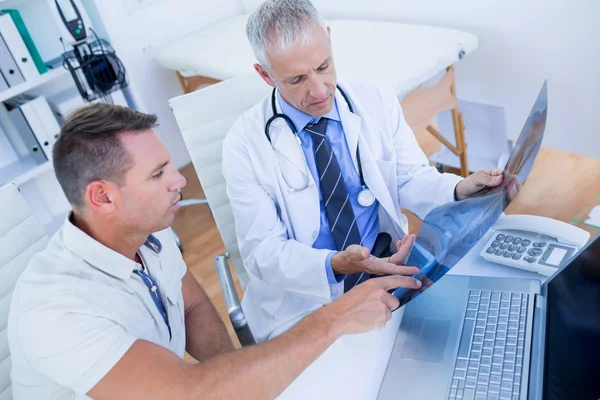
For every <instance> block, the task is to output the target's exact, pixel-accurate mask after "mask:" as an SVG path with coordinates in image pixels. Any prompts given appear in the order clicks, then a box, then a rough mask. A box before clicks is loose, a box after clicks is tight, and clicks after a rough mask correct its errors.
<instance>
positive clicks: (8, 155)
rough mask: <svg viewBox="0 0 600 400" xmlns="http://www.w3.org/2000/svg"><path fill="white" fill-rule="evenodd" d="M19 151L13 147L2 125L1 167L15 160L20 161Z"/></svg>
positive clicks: (0, 134) (0, 137)
mask: <svg viewBox="0 0 600 400" xmlns="http://www.w3.org/2000/svg"><path fill="white" fill-rule="evenodd" d="M18 160H19V157H17V153H16V152H15V150H14V149H13V147H12V145H11V143H10V141H9V140H8V136H7V135H6V133H4V130H3V128H2V126H1V125H0V169H2V167H5V166H7V165H9V164H12V163H13V162H15V161H18Z"/></svg>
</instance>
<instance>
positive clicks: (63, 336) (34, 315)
mask: <svg viewBox="0 0 600 400" xmlns="http://www.w3.org/2000/svg"><path fill="white" fill-rule="evenodd" d="M139 254H140V256H141V258H142V261H143V263H144V265H145V266H146V268H147V270H148V271H149V272H150V275H151V276H152V277H153V278H154V279H155V280H156V282H157V283H158V290H159V292H160V295H161V297H162V301H163V304H164V306H165V308H166V311H167V314H168V322H169V327H170V329H169V327H167V324H166V323H165V320H164V318H163V316H162V314H161V313H160V312H159V310H158V308H157V306H156V304H155V302H154V301H153V299H152V297H151V294H150V288H149V287H148V286H146V284H145V283H144V281H143V280H142V278H141V277H140V276H138V274H137V273H135V272H134V271H135V270H136V269H139V268H141V265H140V264H138V263H136V262H134V261H132V260H129V259H128V258H126V257H124V256H122V255H121V254H119V253H117V252H115V251H113V250H111V249H109V248H107V247H105V246H104V245H102V244H100V243H99V242H97V241H96V240H94V239H92V238H91V237H90V236H88V235H87V234H85V233H84V232H83V231H81V230H80V229H78V228H77V227H76V226H75V225H73V224H72V223H71V221H70V220H69V219H67V220H66V221H65V223H64V225H63V227H62V228H61V229H60V230H59V231H58V232H57V233H56V234H55V235H54V236H53V237H52V239H51V240H50V243H49V244H48V247H47V248H46V249H45V250H44V251H42V252H40V253H38V254H37V255H36V256H34V258H32V260H31V261H30V263H29V265H28V267H27V269H26V270H25V272H24V273H23V274H22V275H21V277H20V278H19V280H18V282H17V285H16V288H15V291H14V293H13V297H12V304H11V309H10V315H9V320H8V342H9V347H10V353H11V358H12V372H11V377H12V384H13V395H14V398H15V400H20V399H44V400H58V399H61V400H62V399H88V397H87V396H85V393H87V392H88V391H89V390H90V389H92V388H93V387H94V386H95V385H96V384H97V383H98V382H99V381H100V380H101V379H102V378H103V377H104V376H105V375H106V374H107V373H108V372H109V371H110V370H111V369H112V368H113V366H114V365H115V364H116V363H117V362H118V361H119V359H120V358H121V357H122V356H123V354H125V353H126V352H127V350H128V349H129V348H130V347H131V345H132V344H133V343H134V342H135V341H136V340H137V339H144V340H148V341H150V342H153V343H155V344H157V345H160V346H162V347H165V348H167V349H169V350H171V351H172V352H173V353H175V354H177V355H178V356H179V357H181V358H183V355H184V351H185V325H184V305H183V294H182V289H181V279H182V278H183V276H184V274H185V272H186V266H185V263H184V261H183V259H182V257H181V253H180V251H179V249H178V248H177V245H176V243H175V240H174V238H173V236H172V234H171V230H170V228H168V229H166V230H164V231H160V232H157V233H155V234H154V235H151V236H150V237H149V238H148V240H147V241H146V243H145V244H144V245H143V246H142V247H140V249H139ZM169 331H170V332H169Z"/></svg>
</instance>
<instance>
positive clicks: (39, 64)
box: [2, 10, 48, 74]
mask: <svg viewBox="0 0 600 400" xmlns="http://www.w3.org/2000/svg"><path fill="white" fill-rule="evenodd" d="M2 12H5V13H7V14H9V15H10V16H11V18H12V20H13V22H14V23H15V26H16V27H17V30H18V31H19V34H20V35H21V38H22V39H23V42H24V43H25V47H27V50H29V54H31V58H32V59H33V62H34V63H35V67H36V68H37V70H38V72H39V73H40V74H45V73H46V72H48V67H47V66H46V64H44V61H43V60H42V56H40V52H39V51H38V49H37V47H36V46H35V43H33V39H32V38H31V35H30V34H29V30H28V29H27V26H26V25H25V22H24V21H23V18H21V13H19V11H17V10H2Z"/></svg>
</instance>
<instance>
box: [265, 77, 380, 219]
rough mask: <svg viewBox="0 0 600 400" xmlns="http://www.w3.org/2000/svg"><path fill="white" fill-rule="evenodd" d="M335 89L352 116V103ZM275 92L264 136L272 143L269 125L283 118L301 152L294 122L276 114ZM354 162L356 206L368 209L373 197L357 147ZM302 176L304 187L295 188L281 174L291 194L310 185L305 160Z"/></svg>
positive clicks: (300, 143) (272, 96) (280, 114)
mask: <svg viewBox="0 0 600 400" xmlns="http://www.w3.org/2000/svg"><path fill="white" fill-rule="evenodd" d="M336 87H337V89H338V90H339V91H340V93H341V94H342V96H343V97H344V100H345V101H346V104H348V108H349V109H350V112H351V113H352V114H354V108H352V103H350V99H349V98H348V96H347V95H346V93H345V92H344V91H343V90H342V88H341V87H339V86H336ZM275 90H276V89H273V92H272V93H271V109H272V110H273V116H272V117H271V118H269V119H268V120H267V123H266V125H265V135H266V136H267V139H268V140H269V143H272V142H271V135H269V128H270V126H271V123H272V122H273V121H275V120H276V119H277V118H283V119H284V121H285V122H286V123H287V125H288V126H289V127H290V129H291V131H292V133H293V134H294V136H295V137H296V141H297V142H298V146H299V147H300V151H301V152H302V142H301V141H300V137H299V136H298V130H297V129H296V127H295V126H294V122H293V121H292V120H291V118H290V117H288V116H287V115H285V114H283V113H278V112H277V107H276V106H275ZM302 153H303V154H304V152H302ZM356 161H357V164H358V175H359V177H360V186H361V188H362V189H361V191H360V192H359V193H358V204H360V205H361V206H363V207H369V206H371V205H372V204H373V203H374V202H375V195H373V192H371V190H370V189H369V188H368V187H367V185H366V183H365V179H364V176H363V171H362V163H361V162H360V151H359V149H358V146H356ZM304 174H305V176H306V182H304V186H302V187H300V188H295V187H293V186H292V185H290V183H289V182H288V180H287V179H286V177H285V175H284V174H283V173H282V174H281V175H282V176H283V180H284V181H285V184H286V185H287V187H288V189H289V190H290V191H291V192H301V191H303V190H305V189H306V188H307V187H308V186H309V185H310V170H309V169H308V163H307V162H306V158H305V159H304Z"/></svg>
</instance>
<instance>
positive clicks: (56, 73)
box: [0, 2, 70, 103]
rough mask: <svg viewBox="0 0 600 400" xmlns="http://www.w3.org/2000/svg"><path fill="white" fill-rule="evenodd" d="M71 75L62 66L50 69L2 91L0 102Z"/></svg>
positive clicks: (0, 4)
mask: <svg viewBox="0 0 600 400" xmlns="http://www.w3.org/2000/svg"><path fill="white" fill-rule="evenodd" d="M1 6H2V2H0V8H1ZM67 75H70V73H69V71H68V70H66V69H64V68H62V67H60V68H56V69H52V70H49V71H48V72H46V73H45V74H42V75H40V76H38V77H37V78H36V79H33V80H29V81H25V82H23V83H21V84H20V85H17V86H14V87H11V88H9V89H6V90H4V91H2V92H0V103H1V102H3V101H6V100H9V99H11V98H13V97H15V96H18V95H20V94H23V93H25V92H28V91H30V90H32V89H35V88H37V87H39V86H41V85H43V84H46V83H48V82H51V81H53V80H55V79H58V78H62V77H65V76H67Z"/></svg>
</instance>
